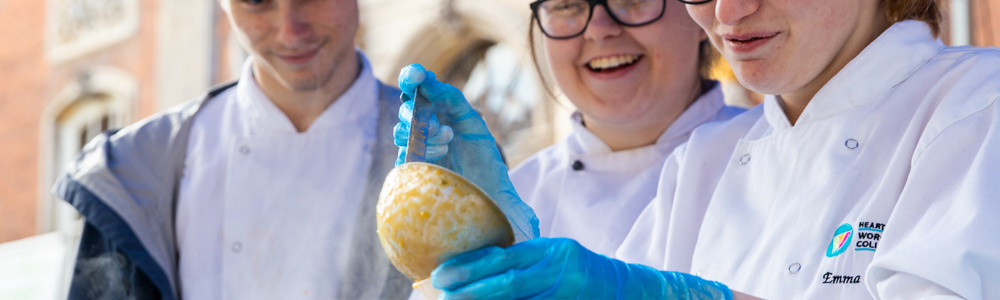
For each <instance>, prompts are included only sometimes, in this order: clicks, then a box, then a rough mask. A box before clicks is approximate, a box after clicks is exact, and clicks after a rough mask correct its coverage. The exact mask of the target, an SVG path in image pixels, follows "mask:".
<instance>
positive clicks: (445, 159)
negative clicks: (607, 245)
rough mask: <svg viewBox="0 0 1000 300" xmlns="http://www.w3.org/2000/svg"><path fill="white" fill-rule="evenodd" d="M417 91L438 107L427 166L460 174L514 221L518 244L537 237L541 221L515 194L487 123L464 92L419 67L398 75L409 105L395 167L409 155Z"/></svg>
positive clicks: (402, 114)
mask: <svg viewBox="0 0 1000 300" xmlns="http://www.w3.org/2000/svg"><path fill="white" fill-rule="evenodd" d="M417 86H419V87H420V94H421V95H423V96H424V97H426V98H427V100H428V101H430V102H431V103H432V104H434V109H435V115H436V117H435V118H432V120H431V121H430V128H429V130H428V135H429V137H428V138H427V145H428V146H427V155H426V157H427V161H428V162H432V163H435V164H438V165H441V166H443V167H445V168H448V169H450V170H452V171H455V173H458V174H460V175H462V176H463V177H465V178H466V179H468V180H469V181H472V182H473V183H475V184H476V185H477V186H479V188H481V189H483V191H484V192H486V194H487V195H489V196H490V197H491V198H493V200H494V201H496V204H497V206H498V207H499V208H500V210H501V211H502V212H503V213H504V215H506V216H507V219H508V220H509V221H510V224H511V229H513V231H514V240H515V242H521V241H525V240H529V239H531V238H534V237H537V236H538V218H537V217H535V212H534V211H533V210H532V209H531V207H529V206H528V205H527V204H525V203H524V202H523V201H521V198H520V197H518V196H517V192H516V191H514V185H513V184H512V183H511V182H510V178H509V177H507V165H506V164H505V163H504V162H503V159H502V158H501V157H500V151H499V150H498V149H497V146H496V141H495V140H494V139H493V135H491V134H490V131H489V129H487V128H486V121H484V120H483V118H482V117H480V116H479V113H477V112H476V111H475V110H474V109H472V105H469V102H468V101H466V100H465V96H463V95H462V92H461V91H459V90H458V89H457V88H455V87H453V86H450V85H447V84H445V83H442V82H440V81H438V80H437V78H436V77H435V76H434V73H433V72H430V71H427V70H425V69H424V67H423V66H421V65H419V64H412V65H409V66H406V67H404V68H403V69H402V70H401V71H400V72H399V88H400V89H401V90H403V95H402V98H403V100H405V102H404V103H403V106H402V107H401V108H400V110H399V120H400V123H399V124H396V128H395V131H394V134H393V135H394V140H395V142H396V145H397V146H399V147H400V149H399V157H398V159H397V160H396V165H399V164H402V163H403V158H404V156H405V153H406V144H407V142H408V137H409V135H410V120H411V119H412V116H413V112H412V110H413V101H412V100H411V99H413V91H414V90H415V89H416V87H417ZM438 121H440V123H439V122H438ZM441 124H443V125H441ZM452 135H454V138H452Z"/></svg>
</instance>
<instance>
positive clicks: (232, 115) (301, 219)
mask: <svg viewBox="0 0 1000 300" xmlns="http://www.w3.org/2000/svg"><path fill="white" fill-rule="evenodd" d="M358 56H359V58H360V60H361V64H362V69H361V72H360V75H359V76H358V78H357V79H356V80H355V82H354V83H353V84H352V85H351V86H350V87H349V88H348V89H347V91H346V92H344V94H343V95H341V96H340V98H338V99H337V100H336V101H335V102H333V104H331V105H330V106H329V107H328V108H327V109H326V110H325V111H323V113H322V114H321V115H320V116H319V117H318V118H316V120H315V121H313V123H312V125H311V126H310V127H309V129H308V130H306V131H305V132H302V133H299V132H297V131H296V129H295V127H294V126H293V125H292V123H291V121H290V120H289V119H288V117H287V116H286V115H285V114H284V113H283V112H282V111H281V110H280V109H278V107H277V106H275V104H274V103H273V102H271V100H270V99H269V98H268V97H267V96H266V95H264V93H263V92H262V91H261V89H260V87H259V86H258V85H257V84H256V82H255V81H254V78H253V76H254V75H253V69H252V63H251V62H252V61H251V59H252V58H251V59H248V60H247V61H246V63H245V64H244V67H243V73H242V76H241V77H240V81H239V83H238V84H237V86H236V88H234V89H229V90H228V91H226V92H224V93H223V94H221V95H219V96H217V98H216V99H215V100H213V101H211V102H209V103H208V104H207V105H206V106H205V107H204V108H203V109H202V110H201V112H199V114H198V115H197V116H196V117H195V120H194V122H193V124H192V128H191V135H190V139H189V144H188V151H187V153H188V156H187V158H186V159H185V161H184V175H183V177H182V178H181V184H180V192H179V200H178V201H179V202H178V205H177V223H176V228H177V243H178V248H179V252H180V261H179V269H180V271H179V274H180V275H179V277H180V290H181V296H182V298H184V299H313V298H314V299H335V298H336V297H337V295H338V292H339V291H338V290H339V284H338V282H340V280H341V278H340V274H342V273H343V272H344V269H345V268H346V267H347V263H348V262H347V258H348V256H349V254H350V251H349V249H348V248H349V247H350V240H351V236H352V232H353V228H354V224H355V220H354V219H355V215H356V214H357V211H358V205H359V204H358V203H359V202H360V201H361V198H362V193H363V189H362V188H359V187H363V186H365V182H366V180H367V178H368V172H369V167H370V166H371V161H372V153H371V148H372V147H374V144H375V131H376V127H377V119H378V118H377V114H378V84H377V83H376V79H375V77H374V76H373V75H372V70H371V66H370V64H369V62H368V61H367V59H366V58H365V57H364V55H363V54H362V53H360V52H359V53H358Z"/></svg>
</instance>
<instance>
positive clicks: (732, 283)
mask: <svg viewBox="0 0 1000 300" xmlns="http://www.w3.org/2000/svg"><path fill="white" fill-rule="evenodd" d="M998 98H1000V50H998V49H996V48H973V47H945V46H944V44H942V43H941V41H940V40H936V39H934V38H933V37H932V35H931V33H930V30H929V29H928V27H927V26H926V24H924V23H922V22H918V21H904V22H900V23H896V24H895V25H893V26H892V27H890V28H889V29H888V30H886V31H885V32H884V33H883V34H882V35H881V36H880V37H878V38H877V39H876V40H875V41H874V42H873V43H872V44H870V45H869V46H868V47H867V48H866V49H864V51H863V52H861V53H860V54H859V55H858V56H857V57H856V58H854V59H853V60H852V61H851V62H850V63H848V64H847V66H845V67H844V68H843V70H841V71H840V72H839V73H838V74H837V75H836V76H834V78H832V79H831V80H830V81H829V82H828V83H827V84H826V85H825V86H824V87H823V88H822V89H821V90H820V91H819V92H818V93H817V94H816V95H815V97H814V98H813V100H812V101H811V102H810V103H809V104H808V106H806V108H805V110H804V111H803V113H802V115H801V116H800V117H799V119H798V121H797V123H796V124H795V125H794V126H791V125H790V123H789V121H788V118H787V117H786V116H785V115H784V113H783V111H782V110H781V108H780V105H779V101H781V100H780V99H779V98H778V97H774V96H769V97H766V99H765V102H764V104H763V105H761V106H759V107H757V108H754V109H752V110H750V111H748V112H746V113H744V114H743V115H740V116H737V117H736V118H733V119H732V120H731V121H729V122H726V123H724V124H711V125H708V126H705V127H702V128H699V129H698V130H696V131H695V132H694V133H693V134H692V136H691V139H690V141H689V142H688V144H686V145H685V146H681V147H679V148H678V149H677V151H675V152H674V153H673V155H672V156H671V157H670V158H668V159H667V162H666V164H665V165H664V169H663V174H662V176H661V179H660V183H659V185H660V187H659V188H660V190H659V191H658V196H657V199H654V200H653V202H651V203H650V205H649V207H647V208H646V209H645V210H644V211H643V213H642V215H641V216H640V217H639V220H638V221H637V222H636V224H635V226H634V228H633V230H632V231H631V232H630V233H629V236H628V238H627V239H626V241H625V242H624V243H623V244H622V247H621V248H620V249H619V251H618V255H619V256H620V257H623V258H625V259H626V260H631V261H638V262H643V263H645V264H648V265H651V266H655V267H658V268H661V269H666V270H677V271H684V272H690V273H693V274H695V275H700V276H702V277H704V278H707V279H711V280H717V281H720V282H722V283H724V284H727V285H728V286H729V287H730V288H732V289H734V290H738V291H742V292H746V293H749V294H751V295H755V296H758V297H764V298H768V299H870V298H876V299H918V298H932V296H933V295H949V296H952V297H947V296H946V297H941V298H953V296H960V297H962V298H966V299H1000V284H998V283H1000V217H998V216H1000V106H998V104H997V99H998ZM941 298H935V299H941Z"/></svg>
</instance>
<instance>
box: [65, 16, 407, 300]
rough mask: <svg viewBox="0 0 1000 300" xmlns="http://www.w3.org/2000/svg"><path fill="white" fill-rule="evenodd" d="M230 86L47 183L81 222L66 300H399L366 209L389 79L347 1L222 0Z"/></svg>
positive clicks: (392, 99) (118, 137)
mask: <svg viewBox="0 0 1000 300" xmlns="http://www.w3.org/2000/svg"><path fill="white" fill-rule="evenodd" d="M220 4H221V5H222V7H223V9H224V11H225V12H226V13H227V15H228V16H229V20H230V23H231V25H232V27H233V32H234V34H235V35H236V37H237V38H238V40H239V41H240V43H241V44H242V45H243V46H244V48H245V49H246V50H247V51H248V52H249V53H250V58H249V59H247V62H246V64H245V65H244V68H243V73H242V75H241V77H240V79H239V81H238V82H237V83H233V84H228V85H225V86H221V87H218V88H215V89H213V90H212V91H210V92H209V93H208V94H207V95H206V96H205V97H204V98H202V99H199V100H196V101H192V102H189V103H187V104H185V105H182V106H180V107H177V108H175V109H172V110H169V111H166V112H163V113H160V114H158V115H155V116H152V117H150V118H147V119H145V120H143V121H140V122H138V123H136V124H133V125H130V126H128V127H126V128H124V129H122V130H119V131H117V132H109V133H106V134H104V135H101V136H99V137H97V138H95V140H93V141H91V142H90V143H89V144H88V145H87V147H85V149H84V150H83V154H82V155H81V157H80V158H79V159H78V160H77V162H75V163H74V164H73V165H72V166H71V167H70V169H69V171H68V172H67V174H65V175H63V176H62V177H61V179H60V180H59V182H58V183H57V185H56V188H55V193H56V194H57V195H58V196H60V197H62V198H63V199H66V200H67V201H68V202H70V203H72V204H73V205H74V206H75V207H77V209H78V210H79V211H80V212H81V214H83V216H84V218H85V219H86V221H87V223H86V226H85V229H84V234H83V238H82V240H81V244H80V252H79V255H78V257H77V262H76V270H75V271H74V278H73V282H72V286H71V291H70V298H74V299H132V298H135V299H150V298H160V299H177V298H188V299H248V298H270V299H284V298H316V299H377V298H382V299H394V298H405V297H407V296H408V295H409V294H410V290H411V289H410V282H409V281H408V280H407V279H406V278H405V277H404V276H402V275H401V274H400V273H398V272H397V271H396V270H395V269H394V268H392V266H391V265H390V263H389V261H388V260H387V259H386V258H385V256H384V254H383V251H382V250H381V248H380V245H379V242H378V238H377V236H376V234H375V227H374V226H375V223H374V220H375V218H374V211H375V209H374V206H375V202H376V201H377V197H378V191H379V189H380V186H381V183H382V181H383V178H384V176H385V174H386V173H387V172H388V171H389V169H391V168H392V166H393V160H394V159H395V156H396V147H395V146H394V145H393V144H392V139H391V138H390V135H391V134H392V127H393V126H394V125H395V123H396V117H395V116H396V112H397V111H398V108H399V100H398V99H399V93H400V92H399V91H398V90H395V89H393V88H390V87H387V86H385V85H383V84H382V83H380V82H378V80H376V79H375V77H374V76H373V75H372V70H371V66H370V64H369V63H368V61H367V59H366V58H365V56H364V54H363V53H361V52H360V51H358V50H357V49H356V48H355V47H354V44H353V41H354V37H355V34H356V31H357V29H358V6H357V2H356V1H355V0H314V1H290V0H289V1H285V0H273V1H266V0H265V1H253V0H220Z"/></svg>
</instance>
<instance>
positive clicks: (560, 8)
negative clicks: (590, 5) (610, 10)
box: [545, 1, 587, 15]
mask: <svg viewBox="0 0 1000 300" xmlns="http://www.w3.org/2000/svg"><path fill="white" fill-rule="evenodd" d="M546 4H548V5H546V6H545V8H546V10H548V11H550V12H551V13H555V14H560V15H575V14H579V13H581V12H583V11H586V10H587V2H584V1H549V2H546Z"/></svg>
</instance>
